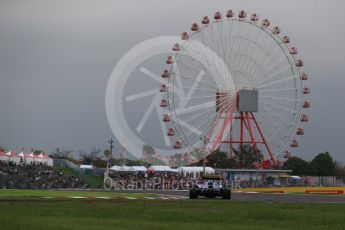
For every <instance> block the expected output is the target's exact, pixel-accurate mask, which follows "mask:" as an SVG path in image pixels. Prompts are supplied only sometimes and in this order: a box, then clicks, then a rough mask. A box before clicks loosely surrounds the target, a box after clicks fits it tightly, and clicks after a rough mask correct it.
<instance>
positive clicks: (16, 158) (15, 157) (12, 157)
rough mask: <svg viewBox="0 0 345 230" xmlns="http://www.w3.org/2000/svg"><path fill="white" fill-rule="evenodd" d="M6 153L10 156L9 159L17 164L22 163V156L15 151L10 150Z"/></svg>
mask: <svg viewBox="0 0 345 230" xmlns="http://www.w3.org/2000/svg"><path fill="white" fill-rule="evenodd" d="M6 154H7V155H8V156H9V159H8V160H9V161H12V162H14V163H16V164H19V163H20V157H19V156H18V155H17V154H16V153H15V152H12V151H10V152H8V153H6Z"/></svg>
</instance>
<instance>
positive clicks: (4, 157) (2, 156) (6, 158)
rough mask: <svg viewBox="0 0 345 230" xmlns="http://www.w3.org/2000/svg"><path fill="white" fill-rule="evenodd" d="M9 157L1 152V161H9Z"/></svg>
mask: <svg viewBox="0 0 345 230" xmlns="http://www.w3.org/2000/svg"><path fill="white" fill-rule="evenodd" d="M8 158H9V157H8V155H7V154H6V153H4V152H1V151H0V161H8Z"/></svg>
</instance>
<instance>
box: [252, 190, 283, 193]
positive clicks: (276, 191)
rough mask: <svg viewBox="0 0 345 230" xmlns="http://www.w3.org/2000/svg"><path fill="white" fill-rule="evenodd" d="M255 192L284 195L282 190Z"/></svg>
mask: <svg viewBox="0 0 345 230" xmlns="http://www.w3.org/2000/svg"><path fill="white" fill-rule="evenodd" d="M256 192H260V193H284V191H282V190H268V191H261V190H260V191H256Z"/></svg>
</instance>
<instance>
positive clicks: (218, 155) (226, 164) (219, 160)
mask: <svg viewBox="0 0 345 230" xmlns="http://www.w3.org/2000/svg"><path fill="white" fill-rule="evenodd" d="M206 159H207V163H206V165H207V166H211V167H215V168H236V167H237V162H236V160H235V159H233V158H231V159H229V158H228V154H227V153H226V152H221V151H219V149H218V150H216V151H214V152H213V153H211V154H210V155H208V156H207V157H206Z"/></svg>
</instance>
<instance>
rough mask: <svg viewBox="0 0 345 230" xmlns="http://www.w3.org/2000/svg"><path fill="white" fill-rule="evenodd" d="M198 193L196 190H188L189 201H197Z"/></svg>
mask: <svg viewBox="0 0 345 230" xmlns="http://www.w3.org/2000/svg"><path fill="white" fill-rule="evenodd" d="M198 195H199V192H198V190H195V189H191V190H189V199H198Z"/></svg>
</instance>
